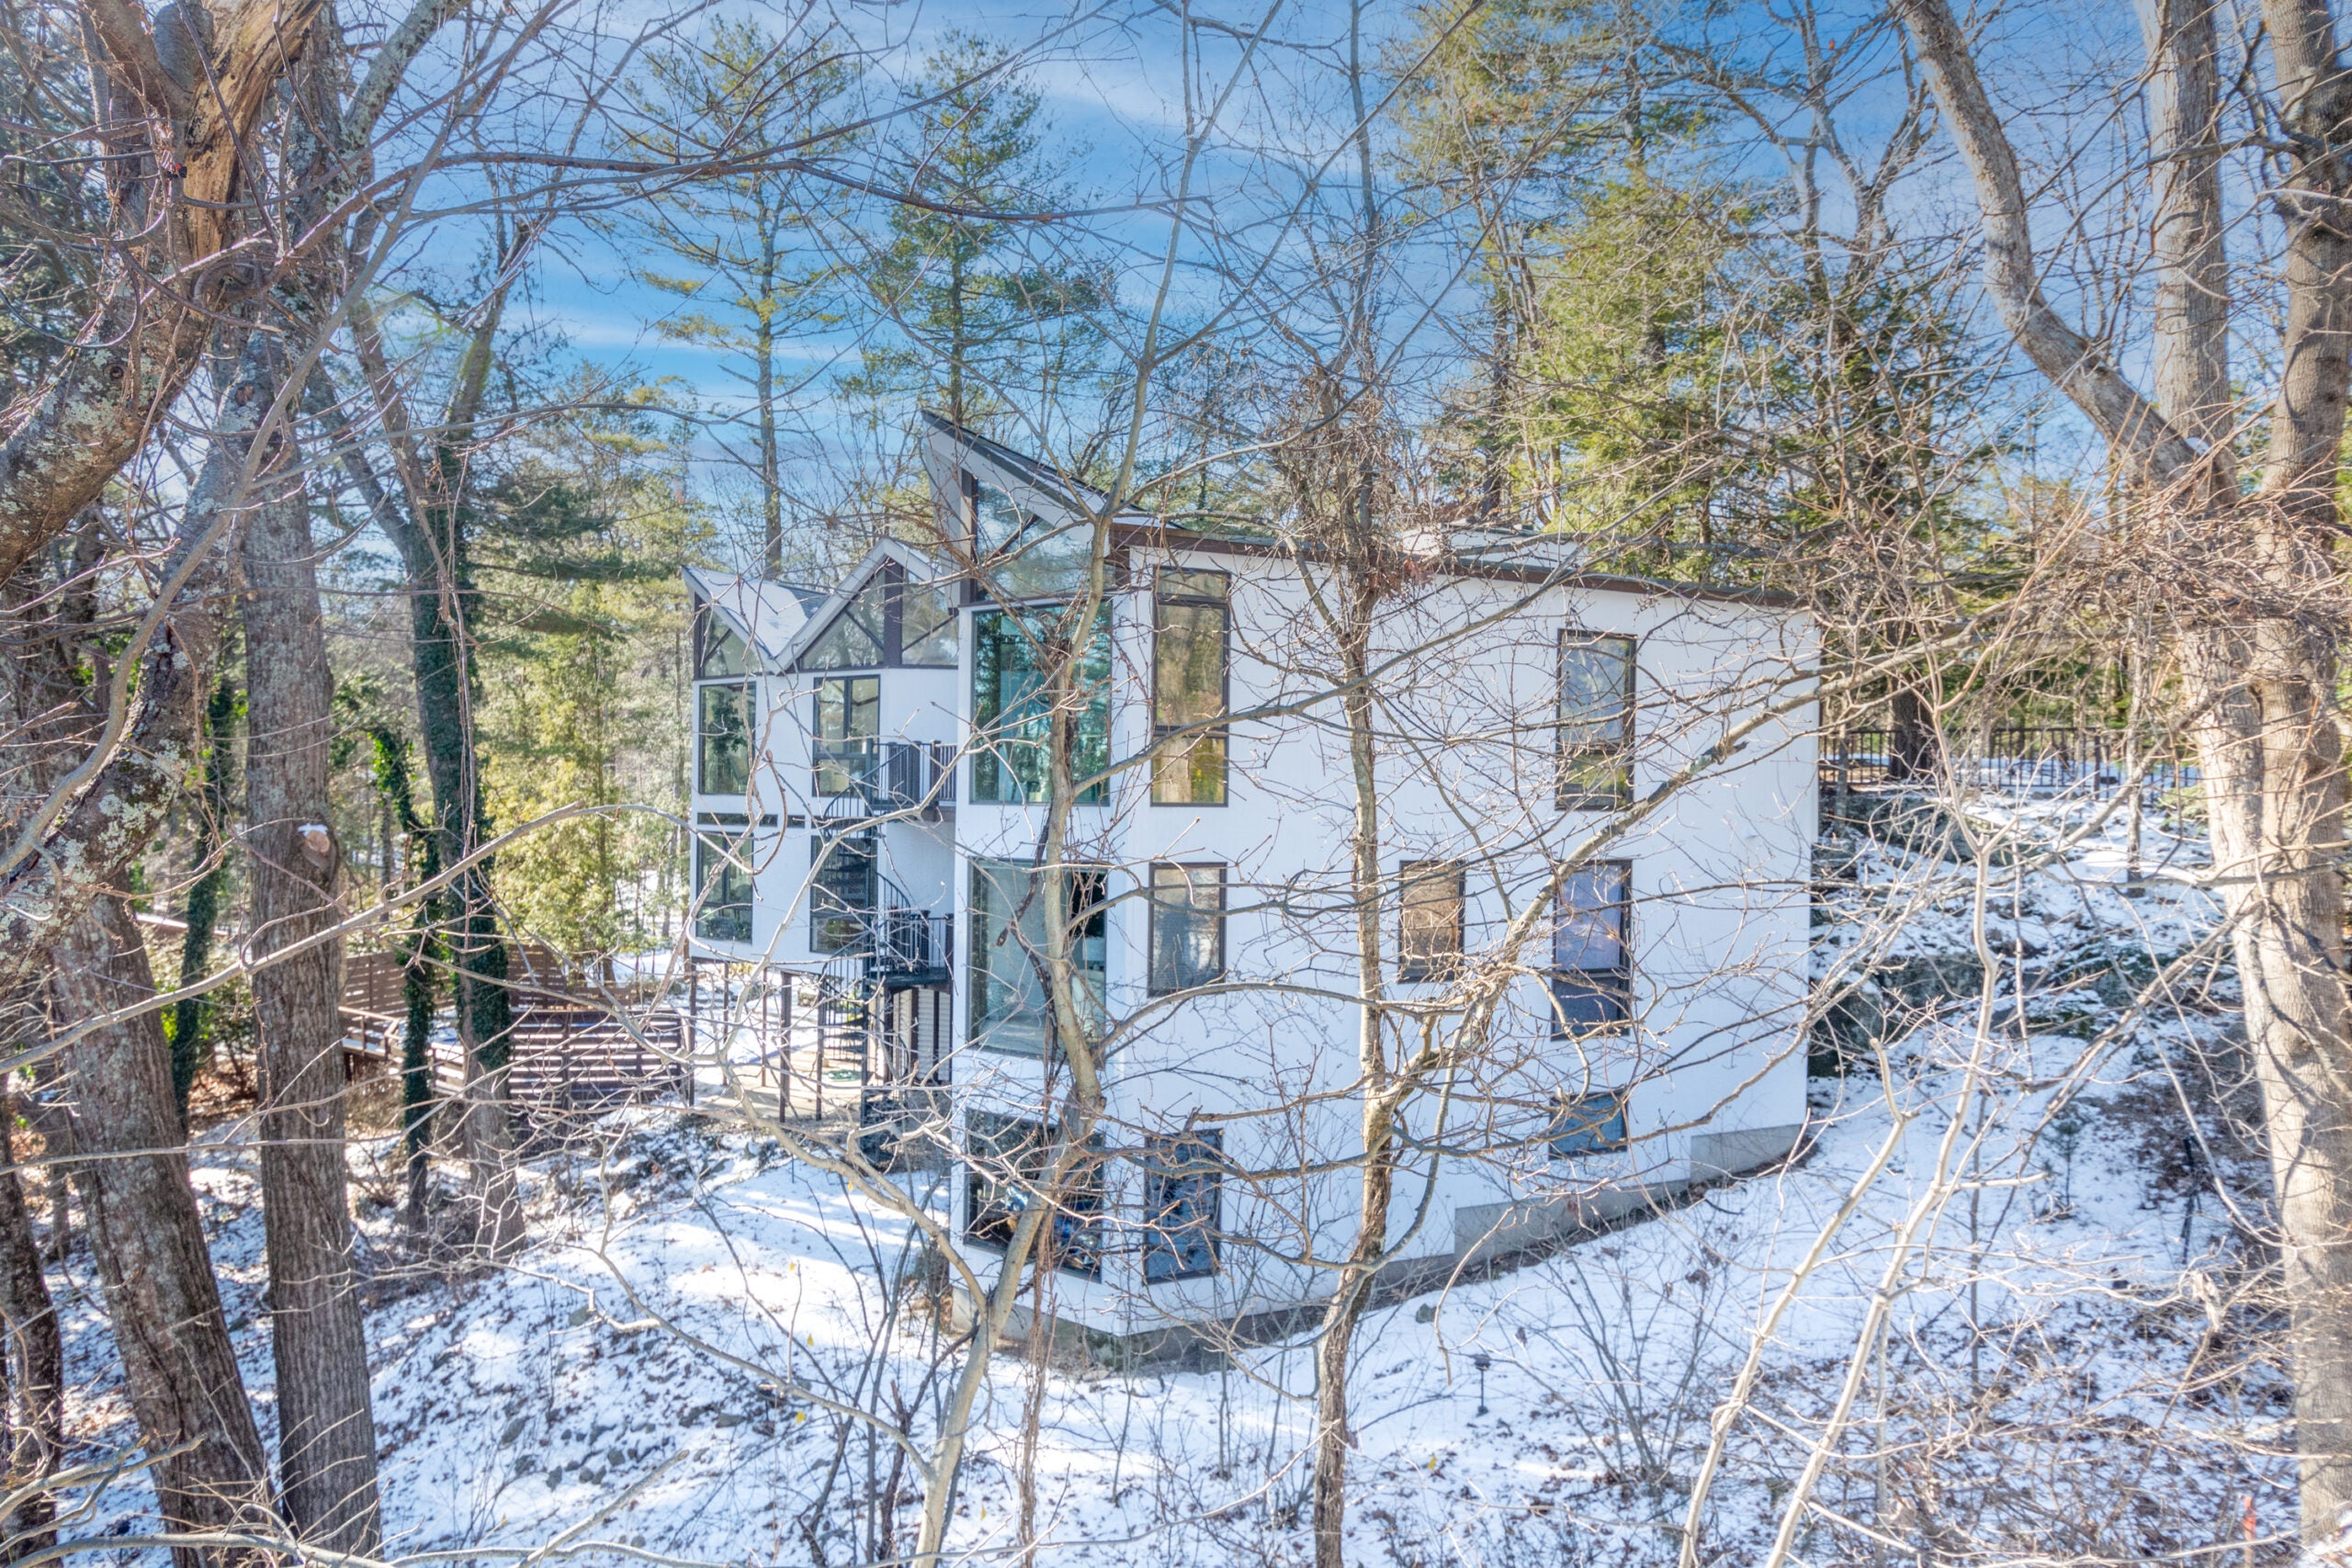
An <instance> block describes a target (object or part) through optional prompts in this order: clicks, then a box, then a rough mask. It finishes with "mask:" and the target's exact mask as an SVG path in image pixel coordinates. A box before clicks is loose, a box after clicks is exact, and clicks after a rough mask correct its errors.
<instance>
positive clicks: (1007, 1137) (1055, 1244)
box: [964, 1111, 1103, 1279]
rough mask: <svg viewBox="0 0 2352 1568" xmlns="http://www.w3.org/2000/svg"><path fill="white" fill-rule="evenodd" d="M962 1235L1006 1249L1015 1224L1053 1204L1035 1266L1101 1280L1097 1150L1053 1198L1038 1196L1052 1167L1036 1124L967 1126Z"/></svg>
mask: <svg viewBox="0 0 2352 1568" xmlns="http://www.w3.org/2000/svg"><path fill="white" fill-rule="evenodd" d="M964 1155H965V1172H966V1175H965V1201H964V1235H966V1236H967V1238H968V1239H970V1240H972V1241H975V1242H978V1243H979V1245H981V1246H982V1247H997V1248H1000V1249H1001V1248H1003V1247H1009V1246H1011V1245H1012V1233H1013V1230H1014V1228H1015V1227H1016V1226H1018V1225H1019V1224H1020V1223H1021V1216H1022V1215H1023V1213H1026V1212H1027V1211H1028V1210H1029V1208H1030V1207H1031V1206H1032V1205H1034V1204H1036V1203H1040V1202H1046V1201H1052V1202H1053V1204H1054V1214H1053V1219H1052V1223H1051V1224H1049V1225H1048V1226H1047V1228H1046V1233H1045V1235H1043V1236H1041V1237H1040V1238H1039V1246H1038V1255H1039V1256H1038V1260H1039V1261H1040V1262H1042V1263H1044V1264H1046V1265H1047V1266H1048V1267H1050V1268H1055V1269H1067V1270H1068V1271H1069V1272H1070V1273H1073V1274H1082V1275H1085V1276H1087V1277H1088V1278H1090V1279H1099V1278H1101V1277H1102V1273H1103V1227H1102V1223H1101V1216H1102V1213H1103V1162H1102V1157H1101V1155H1100V1152H1099V1145H1090V1147H1089V1149H1088V1152H1087V1156H1086V1157H1085V1158H1083V1159H1082V1160H1080V1163H1079V1164H1078V1166H1077V1167H1076V1168H1074V1169H1072V1170H1071V1171H1070V1172H1069V1174H1068V1176H1067V1177H1066V1178H1065V1179H1064V1182H1063V1187H1062V1190H1060V1191H1059V1192H1055V1193H1046V1192H1042V1191H1040V1190H1038V1187H1039V1183H1041V1182H1043V1181H1044V1180H1045V1179H1046V1174H1047V1172H1048V1171H1049V1170H1050V1169H1051V1168H1052V1166H1053V1152H1052V1150H1051V1149H1050V1148H1049V1147H1048V1146H1047V1145H1046V1129H1045V1128H1044V1126H1042V1125H1041V1124H1039V1123H1038V1122H1024V1121H1022V1120H1020V1119H1019V1118H1017V1117H1012V1116H998V1115H993V1114H990V1113H989V1112H988V1111H972V1112H971V1113H970V1114H969V1116H968V1117H967V1123H966V1136H965V1140H964Z"/></svg>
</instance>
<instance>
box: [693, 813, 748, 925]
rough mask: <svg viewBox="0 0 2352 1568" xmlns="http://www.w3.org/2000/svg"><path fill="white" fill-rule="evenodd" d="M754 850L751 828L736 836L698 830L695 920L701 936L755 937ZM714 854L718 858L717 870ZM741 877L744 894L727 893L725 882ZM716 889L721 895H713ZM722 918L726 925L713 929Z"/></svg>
mask: <svg viewBox="0 0 2352 1568" xmlns="http://www.w3.org/2000/svg"><path fill="white" fill-rule="evenodd" d="M751 850H752V835H751V833H750V832H749V831H748V830H744V831H742V832H741V833H739V834H736V835H733V836H730V835H729V834H726V833H707V832H696V833H695V865H694V874H695V898H694V924H695V937H696V938H698V939H699V940H701V941H703V942H750V941H752V911H753V908H754V907H755V906H756V903H757V898H756V894H755V887H754V877H753V874H752V855H751ZM714 858H715V859H716V861H717V865H716V868H715V874H714V867H713V860H714ZM738 878H740V879H741V897H740V898H734V897H726V896H725V895H726V894H727V893H728V892H729V891H730V889H729V888H728V887H727V886H724V884H725V883H728V882H732V881H734V880H736V879H738ZM714 892H717V893H718V894H719V895H720V897H716V898H714V897H712V895H713V893H714ZM722 918H725V919H727V925H726V927H725V928H724V929H720V930H713V929H711V928H712V926H713V924H714V923H715V922H717V921H718V920H719V919H722ZM738 921H740V925H739V924H738V923H737V922H738ZM739 931H740V934H738V932H739Z"/></svg>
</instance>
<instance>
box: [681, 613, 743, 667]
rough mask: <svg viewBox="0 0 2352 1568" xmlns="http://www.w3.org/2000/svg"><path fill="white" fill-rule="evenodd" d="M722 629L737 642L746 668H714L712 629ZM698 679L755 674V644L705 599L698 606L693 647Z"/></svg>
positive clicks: (723, 633) (737, 647)
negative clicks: (737, 630) (712, 662)
mask: <svg viewBox="0 0 2352 1568" xmlns="http://www.w3.org/2000/svg"><path fill="white" fill-rule="evenodd" d="M714 628H716V629H717V630H718V633H719V634H720V635H721V636H723V637H726V638H727V639H728V640H729V641H730V642H732V643H733V644H734V645H735V648H736V651H737V652H738V654H739V655H740V656H741V662H742V666H743V667H742V668H741V669H740V670H720V671H712V670H711V668H710V661H711V632H712V630H713V629H714ZM692 657H693V668H694V679H695V680H696V681H747V680H749V679H751V678H752V673H753V671H752V645H751V644H750V643H749V642H747V641H746V640H744V638H742V637H739V636H737V635H736V632H735V628H734V626H731V625H730V624H729V623H728V622H727V620H726V619H725V618H724V617H723V616H721V615H719V613H718V606H717V605H715V604H708V603H704V604H697V605H695V619H694V648H693V649H692Z"/></svg>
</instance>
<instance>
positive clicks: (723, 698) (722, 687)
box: [695, 681, 752, 795]
mask: <svg viewBox="0 0 2352 1568" xmlns="http://www.w3.org/2000/svg"><path fill="white" fill-rule="evenodd" d="M751 786H752V682H749V681H741V682H726V683H723V684H711V685H703V686H697V687H696V688H695V788H696V789H699V790H700V791H701V792H702V793H703V794H705V795H741V794H743V793H744V792H745V791H746V790H748V789H750V788H751Z"/></svg>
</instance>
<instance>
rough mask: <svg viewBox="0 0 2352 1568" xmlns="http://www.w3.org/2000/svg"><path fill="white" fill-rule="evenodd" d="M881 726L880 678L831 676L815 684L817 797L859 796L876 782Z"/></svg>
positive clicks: (870, 676)
mask: <svg viewBox="0 0 2352 1568" xmlns="http://www.w3.org/2000/svg"><path fill="white" fill-rule="evenodd" d="M881 728H882V680H881V677H880V676H878V675H828V676H826V677H824V678H823V679H821V680H820V681H819V682H817V728H816V763H817V781H816V782H817V793H818V794H819V795H855V794H857V793H859V792H860V791H861V790H864V789H866V788H869V787H870V786H871V785H872V784H873V783H874V755H875V748H876V745H877V744H878V742H877V741H876V739H875V738H876V736H877V735H878V734H879V733H880V732H881Z"/></svg>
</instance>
